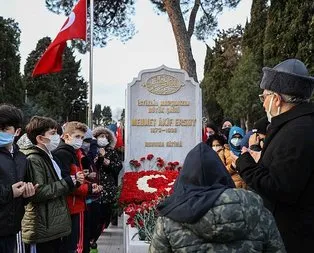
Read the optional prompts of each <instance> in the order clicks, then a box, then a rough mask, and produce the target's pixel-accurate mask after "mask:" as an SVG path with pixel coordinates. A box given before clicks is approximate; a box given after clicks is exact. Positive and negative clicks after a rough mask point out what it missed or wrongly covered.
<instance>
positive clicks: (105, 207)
mask: <svg viewBox="0 0 314 253" xmlns="http://www.w3.org/2000/svg"><path fill="white" fill-rule="evenodd" d="M91 213H92V219H91V224H92V229H91V231H90V232H91V233H90V237H91V240H93V241H94V242H96V241H97V240H98V238H99V237H100V235H101V233H102V231H103V229H104V228H107V227H108V226H109V224H110V220H111V213H112V204H105V203H99V202H92V204H91Z"/></svg>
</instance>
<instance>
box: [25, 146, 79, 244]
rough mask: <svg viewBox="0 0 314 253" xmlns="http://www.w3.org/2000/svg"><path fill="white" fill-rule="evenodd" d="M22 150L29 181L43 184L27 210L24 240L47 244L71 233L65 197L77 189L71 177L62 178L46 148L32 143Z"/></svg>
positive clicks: (30, 201) (30, 199)
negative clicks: (74, 188)
mask: <svg viewBox="0 0 314 253" xmlns="http://www.w3.org/2000/svg"><path fill="white" fill-rule="evenodd" d="M21 151H22V152H23V153H24V154H25V155H26V156H27V160H28V166H27V171H26V181H27V182H32V183H33V184H34V185H35V184H39V186H38V188H37V190H36V194H35V195H34V196H33V197H31V198H29V203H28V204H27V206H26V209H25V215H24V217H23V220H22V238H23V241H24V242H25V243H29V244H31V243H43V242H48V241H52V240H55V239H57V238H61V237H64V236H67V235H69V234H70V233H71V219H70V214H69V210H68V207H67V204H66V200H65V196H66V195H68V194H69V193H70V191H71V190H72V189H73V186H74V185H73V183H72V181H71V178H65V179H59V177H58V175H57V173H56V171H55V169H54V167H53V164H52V161H51V159H50V157H49V156H48V154H47V153H46V152H45V151H43V150H42V149H40V148H38V147H36V146H32V147H29V148H27V149H23V150H21ZM54 160H55V159H54ZM55 161H56V162H58V161H57V160H55ZM59 166H60V163H59Z"/></svg>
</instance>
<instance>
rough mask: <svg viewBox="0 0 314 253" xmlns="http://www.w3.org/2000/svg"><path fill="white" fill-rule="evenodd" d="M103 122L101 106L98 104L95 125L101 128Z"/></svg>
mask: <svg viewBox="0 0 314 253" xmlns="http://www.w3.org/2000/svg"><path fill="white" fill-rule="evenodd" d="M101 122H102V112H101V104H96V105H95V108H94V112H93V124H94V125H96V126H99V125H100V124H101Z"/></svg>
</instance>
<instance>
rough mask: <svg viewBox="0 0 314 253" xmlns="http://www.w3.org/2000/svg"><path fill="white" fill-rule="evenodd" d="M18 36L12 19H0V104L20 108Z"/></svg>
mask: <svg viewBox="0 0 314 253" xmlns="http://www.w3.org/2000/svg"><path fill="white" fill-rule="evenodd" d="M20 34H21V31H20V29H19V27H18V24H17V23H16V22H15V21H14V20H13V19H4V18H3V17H0V103H10V104H14V105H16V106H21V105H22V104H23V100H24V87H23V83H22V79H21V75H20V58H21V57H20V55H19V46H20Z"/></svg>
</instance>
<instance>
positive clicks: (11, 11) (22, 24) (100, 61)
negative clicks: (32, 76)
mask: <svg viewBox="0 0 314 253" xmlns="http://www.w3.org/2000/svg"><path fill="white" fill-rule="evenodd" d="M251 4H252V0H241V2H240V4H239V5H238V7H237V8H236V9H234V10H225V11H224V13H223V14H221V15H220V16H219V17H218V25H219V29H228V28H230V27H234V26H236V25H237V24H242V25H244V24H245V22H246V20H247V19H249V14H250V8H251ZM0 6H1V8H0V16H3V17H4V18H13V19H15V21H16V22H18V23H19V28H20V30H21V45H20V55H21V72H22V73H23V68H24V64H25V62H26V58H27V57H28V55H29V53H30V52H31V51H33V50H34V49H35V48H36V44H37V42H38V40H39V39H41V38H43V37H45V36H49V37H51V38H52V39H54V38H55V37H56V35H57V34H58V32H59V31H60V28H61V27H62V25H63V24H64V22H65V21H66V17H65V16H62V15H57V14H54V13H52V12H50V11H48V9H47V8H46V7H45V0H0ZM135 11H136V13H135V16H134V18H133V21H134V23H135V26H136V31H137V33H136V34H135V36H134V37H133V38H132V39H131V40H129V41H127V42H125V43H122V42H120V41H118V40H115V39H113V40H111V41H109V42H108V43H107V46H106V47H105V48H94V75H93V76H94V84H93V89H94V92H93V104H94V105H95V104H101V105H102V106H104V105H106V106H108V105H109V106H110V107H111V109H112V113H113V118H114V119H118V118H119V116H120V114H121V111H122V108H125V89H126V87H127V84H128V83H131V82H132V80H133V78H135V77H137V76H138V74H139V72H140V71H141V70H144V69H152V68H157V67H159V66H161V65H166V66H167V67H170V68H180V66H179V60H178V55H177V49H176V43H175V38H174V35H173V32H172V28H171V24H170V22H169V21H168V17H167V15H156V13H155V11H154V9H153V6H152V4H151V2H150V1H149V0H137V1H136V8H135ZM213 39H214V37H213V38H210V39H208V40H207V41H206V44H208V45H209V46H212V45H213V44H214V42H213ZM206 44H205V42H201V41H197V40H196V39H195V38H194V37H193V38H192V51H193V55H194V59H195V61H196V65H197V74H198V79H199V81H201V80H202V79H203V67H204V60H205V55H206ZM76 59H77V60H78V59H81V60H82V64H81V75H82V76H83V77H84V78H85V79H86V80H87V81H88V78H89V55H88V54H86V55H81V54H79V53H77V56H76Z"/></svg>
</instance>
